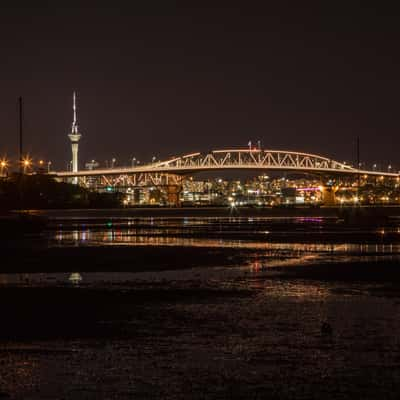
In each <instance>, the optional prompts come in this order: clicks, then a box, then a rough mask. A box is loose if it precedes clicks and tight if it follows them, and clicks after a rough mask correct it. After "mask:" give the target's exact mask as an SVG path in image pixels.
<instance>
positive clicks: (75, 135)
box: [68, 92, 82, 184]
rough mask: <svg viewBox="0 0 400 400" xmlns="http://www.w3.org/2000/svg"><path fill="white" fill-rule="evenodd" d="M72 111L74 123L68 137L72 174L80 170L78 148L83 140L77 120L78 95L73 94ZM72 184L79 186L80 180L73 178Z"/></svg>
mask: <svg viewBox="0 0 400 400" xmlns="http://www.w3.org/2000/svg"><path fill="white" fill-rule="evenodd" d="M72 110H73V121H72V129H71V133H70V134H69V135H68V137H69V140H70V141H71V150H72V171H71V172H72V173H77V172H78V169H79V164H78V146H79V140H80V138H81V136H82V135H81V134H80V133H79V131H78V121H77V118H76V93H75V92H74V93H73V99H72ZM72 182H73V183H75V184H77V183H78V178H77V177H76V176H73V178H72Z"/></svg>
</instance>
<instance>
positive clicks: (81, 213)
mask: <svg viewBox="0 0 400 400" xmlns="http://www.w3.org/2000/svg"><path fill="white" fill-rule="evenodd" d="M25 211H27V212H30V213H32V214H36V215H42V216H45V217H47V218H50V219H53V218H59V217H64V218H100V217H102V218H135V217H144V218H146V217H153V218H168V217H170V218H174V217H178V218H179V217H189V218H190V217H192V218H196V217H201V218H207V217H209V218H213V217H231V218H234V217H278V218H293V217H313V218H318V217H321V218H323V217H325V218H338V217H339V216H340V215H341V214H342V213H352V212H356V211H357V212H360V211H361V213H362V214H367V215H368V216H369V215H374V216H384V217H400V206H397V205H393V206H360V207H340V206H338V207H282V208H278V207H263V208H257V207H235V208H231V207H180V208H161V207H159V208H156V207H154V208H152V207H148V208H147V207H146V208H110V209H46V210H25Z"/></svg>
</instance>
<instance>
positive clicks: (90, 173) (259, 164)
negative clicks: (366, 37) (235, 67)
mask: <svg viewBox="0 0 400 400" xmlns="http://www.w3.org/2000/svg"><path fill="white" fill-rule="evenodd" d="M221 170H247V171H248V170H257V171H287V172H303V173H313V174H320V175H358V174H362V175H375V176H385V177H392V178H397V177H398V176H399V174H396V173H390V172H378V171H367V170H359V169H356V168H353V167H351V166H349V165H346V164H343V163H339V162H337V161H334V160H331V159H329V158H325V157H321V156H318V155H315V154H307V153H298V152H294V151H278V150H259V149H254V150H253V149H251V150H250V149H239V150H214V151H211V152H209V153H207V154H201V153H193V154H187V155H184V156H182V157H174V158H172V159H169V160H166V161H160V162H154V163H151V164H146V165H142V166H134V167H125V168H108V169H95V170H85V171H79V172H70V171H60V172H56V173H55V174H56V176H57V177H59V178H72V177H78V178H87V177H104V178H106V177H112V176H114V177H115V176H118V177H119V179H122V180H125V179H128V177H131V179H130V180H132V183H133V184H137V185H140V184H141V183H145V182H146V181H147V180H149V181H154V184H157V182H159V183H161V181H162V177H163V176H164V178H165V179H167V180H168V176H170V175H175V176H183V175H191V174H194V173H198V172H205V171H221ZM169 178H170V179H173V178H171V177H169ZM160 179H161V181H160ZM82 181H83V180H82ZM166 183H167V182H166Z"/></svg>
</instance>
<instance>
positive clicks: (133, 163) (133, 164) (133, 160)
mask: <svg viewBox="0 0 400 400" xmlns="http://www.w3.org/2000/svg"><path fill="white" fill-rule="evenodd" d="M135 163H136V158H135V157H132V163H131V166H132V167H134V166H135Z"/></svg>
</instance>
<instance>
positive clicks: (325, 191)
mask: <svg viewBox="0 0 400 400" xmlns="http://www.w3.org/2000/svg"><path fill="white" fill-rule="evenodd" d="M322 203H323V204H324V206H334V205H336V203H337V202H336V188H334V187H332V186H323V187H322Z"/></svg>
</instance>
